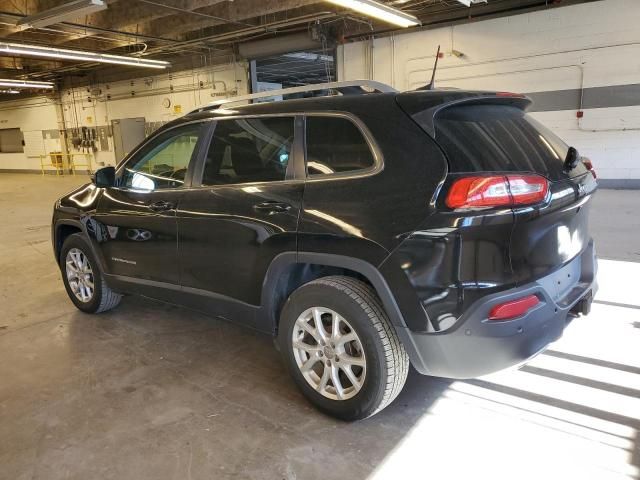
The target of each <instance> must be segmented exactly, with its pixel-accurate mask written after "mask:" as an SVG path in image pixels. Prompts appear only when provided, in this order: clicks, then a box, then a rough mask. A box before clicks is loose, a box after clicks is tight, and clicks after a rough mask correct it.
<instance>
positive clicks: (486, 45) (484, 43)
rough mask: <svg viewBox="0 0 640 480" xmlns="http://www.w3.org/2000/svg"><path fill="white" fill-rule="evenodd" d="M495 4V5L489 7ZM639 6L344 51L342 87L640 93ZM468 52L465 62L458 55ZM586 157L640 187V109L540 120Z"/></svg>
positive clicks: (401, 37) (582, 9)
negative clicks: (631, 89) (623, 88)
mask: <svg viewBox="0 0 640 480" xmlns="http://www.w3.org/2000/svg"><path fill="white" fill-rule="evenodd" d="M490 1H491V0H490ZM639 19H640V1H638V0H603V1H600V2H593V3H587V4H581V5H575V6H569V7H562V8H552V9H549V10H545V11H539V12H534V13H527V14H522V15H516V16H511V17H504V18H499V19H494V20H487V21H479V22H477V23H470V24H464V25H457V26H452V27H446V28H439V29H434V30H425V31H420V32H415V33H405V34H396V35H394V36H392V37H385V38H379V39H375V40H374V41H363V42H358V43H350V44H346V45H344V46H342V47H340V48H339V49H338V62H337V66H338V78H339V79H340V80H352V79H358V78H369V79H375V80H379V81H383V82H386V83H389V84H392V85H393V86H394V87H396V88H398V89H400V90H411V89H415V88H416V87H419V86H422V85H424V84H426V83H428V81H429V78H430V76H431V69H432V67H433V62H434V57H435V52H436V49H437V46H438V44H440V45H441V48H442V51H443V52H444V58H442V59H441V60H440V63H439V67H438V73H437V76H436V85H437V86H438V87H457V88H469V89H479V90H506V91H516V92H526V93H529V92H542V91H551V90H565V89H579V88H581V87H584V88H589V87H598V86H610V85H626V84H640V28H639V27H638V20H639ZM454 49H455V50H457V51H460V52H462V53H464V57H462V58H459V57H457V56H455V55H453V54H452V50H454ZM533 115H534V116H536V117H537V118H538V119H539V120H541V121H542V122H543V123H545V124H546V125H547V126H549V127H551V128H553V129H554V130H555V131H556V132H557V133H558V134H559V135H560V136H561V137H563V138H564V140H565V141H567V142H568V143H569V144H571V145H575V146H576V147H577V148H578V150H580V152H581V153H582V154H584V155H587V156H590V157H591V158H592V160H593V162H594V164H595V165H596V169H597V171H598V174H599V176H600V177H601V178H607V179H640V107H620V108H599V109H588V110H585V111H584V117H583V118H582V119H580V120H579V119H578V118H577V117H576V111H575V110H571V111H556V112H539V113H534V114H533Z"/></svg>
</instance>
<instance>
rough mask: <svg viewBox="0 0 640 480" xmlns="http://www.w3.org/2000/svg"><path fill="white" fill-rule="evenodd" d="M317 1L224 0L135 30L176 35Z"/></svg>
mask: <svg viewBox="0 0 640 480" xmlns="http://www.w3.org/2000/svg"><path fill="white" fill-rule="evenodd" d="M318 3H322V2H321V0H250V1H248V0H243V1H235V2H224V3H220V4H217V5H214V6H212V7H206V8H200V9H196V10H195V12H196V13H199V14H202V15H206V16H208V17H209V18H205V17H199V16H196V15H189V14H182V15H173V16H170V17H168V18H164V19H162V20H152V21H150V22H144V23H140V24H138V25H137V28H138V31H139V32H141V33H143V34H145V35H162V36H165V37H170V38H176V39H180V38H182V37H181V36H182V35H184V34H186V33H189V32H193V31H196V30H202V29H204V28H207V27H211V26H216V25H224V24H235V23H237V22H242V21H246V20H249V19H252V18H257V17H261V16H263V15H271V14H274V13H278V12H283V11H288V10H293V9H296V8H300V7H305V6H309V5H314V4H318ZM157 8H160V7H157ZM175 13H176V12H174V14H175ZM211 17H217V18H211ZM219 19H224V20H219ZM245 23H247V22H245ZM236 26H237V25H236Z"/></svg>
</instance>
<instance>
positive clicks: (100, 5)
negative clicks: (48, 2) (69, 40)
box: [16, 0, 107, 30]
mask: <svg viewBox="0 0 640 480" xmlns="http://www.w3.org/2000/svg"><path fill="white" fill-rule="evenodd" d="M106 8H107V5H106V4H105V3H104V1H103V0H74V1H72V2H67V3H65V4H63V5H58V6H57V7H54V8H50V9H48V10H44V11H42V12H39V13H36V14H34V15H29V16H27V17H24V18H22V19H21V20H20V21H18V23H16V26H17V27H18V28H19V29H20V30H26V29H28V28H42V27H47V26H49V25H55V24H56V23H61V22H65V21H67V20H74V19H76V18H80V17H84V16H85V15H89V14H91V13H95V12H99V11H100V10H106Z"/></svg>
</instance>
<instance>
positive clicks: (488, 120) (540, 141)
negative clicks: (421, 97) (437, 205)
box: [435, 105, 584, 179]
mask: <svg viewBox="0 0 640 480" xmlns="http://www.w3.org/2000/svg"><path fill="white" fill-rule="evenodd" d="M435 127H436V140H437V142H438V143H439V144H440V146H441V147H442V148H443V150H444V151H445V153H446V155H447V158H448V160H449V167H450V170H451V172H478V171H530V172H536V173H540V174H542V175H545V176H547V177H549V178H551V179H557V178H561V177H562V176H565V175H566V174H563V166H564V160H565V158H566V156H567V151H568V146H567V145H566V144H565V143H564V142H563V141H562V140H561V139H560V138H558V137H557V136H556V135H555V134H554V133H552V132H551V131H550V130H549V129H547V128H546V127H544V126H543V125H542V124H540V123H539V122H537V121H536V120H534V119H533V118H532V117H531V116H529V115H527V114H526V112H524V111H522V110H521V109H519V108H516V107H512V106H501V105H466V106H463V105H460V106H457V107H450V108H447V109H445V110H443V111H442V112H440V113H439V114H438V115H437V117H436V121H435ZM581 170H582V169H581V168H576V169H574V170H573V171H572V172H571V173H572V174H573V175H575V174H580V173H584V172H582V171H581Z"/></svg>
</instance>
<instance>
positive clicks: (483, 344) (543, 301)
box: [397, 241, 597, 378]
mask: <svg viewBox="0 0 640 480" xmlns="http://www.w3.org/2000/svg"><path fill="white" fill-rule="evenodd" d="M596 269H597V263H596V258H595V248H594V245H593V241H591V242H590V243H589V245H588V247H587V248H586V249H585V250H584V251H583V252H582V254H581V255H579V256H577V257H576V258H574V259H573V260H571V261H570V262H568V263H567V264H566V265H564V266H563V267H562V268H560V269H559V270H557V271H555V272H554V273H553V274H551V275H547V276H546V277H543V278H541V279H539V280H537V281H535V282H531V283H529V284H527V285H524V286H521V287H517V288H514V289H510V290H507V291H504V292H500V293H497V294H493V295H488V296H486V297H484V298H482V299H480V300H478V301H477V302H475V303H474V304H473V305H472V307H471V308H469V310H468V311H467V312H466V313H465V314H464V315H463V316H462V317H461V319H460V320H459V322H457V326H456V327H455V328H454V329H452V330H449V331H447V332H445V333H436V334H433V333H417V332H413V331H411V330H409V329H407V328H398V329H397V330H398V334H399V336H400V338H401V340H402V341H403V343H404V345H405V347H406V349H407V351H408V353H409V356H410V357H411V362H412V364H413V366H414V367H415V368H416V370H418V371H419V372H420V373H422V374H425V375H434V376H439V377H449V378H473V377H477V376H480V375H485V374H488V373H492V372H495V371H498V370H502V369H504V368H507V367H510V366H513V365H518V364H521V363H523V362H525V361H527V360H528V359H529V358H531V357H533V356H535V355H536V354H538V353H539V352H541V351H542V350H544V348H546V347H547V345H549V343H551V342H553V341H555V340H557V339H558V338H560V337H561V336H562V332H563V331H564V328H565V327H566V325H567V324H568V323H569V322H570V321H571V320H572V319H573V318H574V317H575V316H576V315H577V312H578V311H582V312H585V311H588V305H587V304H588V303H589V302H590V299H591V298H592V297H593V295H594V294H595V293H596V290H597V282H596ZM532 294H535V295H537V296H538V298H539V299H540V303H539V304H538V305H537V306H536V307H534V308H533V309H532V310H530V311H528V312H527V313H526V314H525V315H523V316H521V317H518V318H516V319H513V320H508V321H501V322H495V321H490V320H487V317H488V315H489V311H490V310H491V308H492V307H494V306H495V305H497V304H500V303H503V302H508V301H510V300H515V299H518V298H521V297H524V296H527V295H532Z"/></svg>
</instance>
